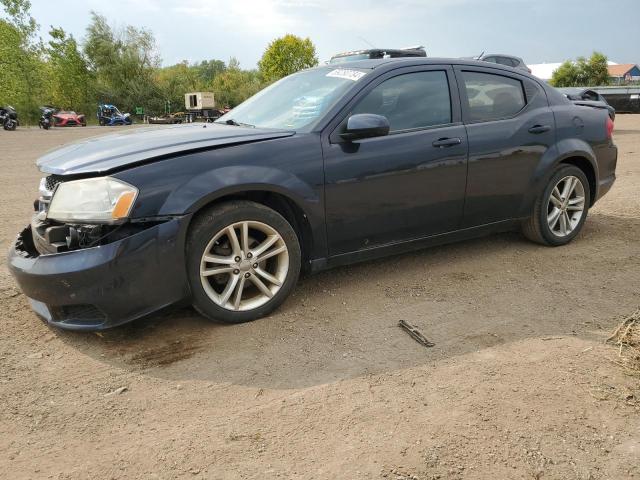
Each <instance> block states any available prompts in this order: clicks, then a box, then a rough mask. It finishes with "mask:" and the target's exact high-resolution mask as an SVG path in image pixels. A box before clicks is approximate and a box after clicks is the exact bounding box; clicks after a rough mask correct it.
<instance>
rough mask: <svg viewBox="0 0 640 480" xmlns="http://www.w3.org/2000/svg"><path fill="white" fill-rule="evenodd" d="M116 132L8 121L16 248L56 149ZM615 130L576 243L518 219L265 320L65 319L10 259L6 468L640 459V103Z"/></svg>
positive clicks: (4, 279) (72, 472)
mask: <svg viewBox="0 0 640 480" xmlns="http://www.w3.org/2000/svg"><path fill="white" fill-rule="evenodd" d="M103 132H104V130H101V129H100V128H99V127H96V128H92V127H87V128H76V129H68V130H61V129H60V130H52V131H49V132H44V131H38V130H37V129H24V128H23V129H19V130H18V131H16V132H4V131H0V146H1V148H0V151H1V152H2V154H1V155H0V171H2V176H1V179H0V182H1V183H0V219H1V222H0V250H1V251H3V252H6V251H7V250H8V249H9V246H10V243H11V242H12V241H13V239H14V237H15V235H16V234H17V232H18V231H19V229H21V228H22V227H23V225H25V224H26V223H27V221H28V218H29V216H30V214H31V209H32V201H33V199H34V198H35V196H36V193H37V186H38V181H39V178H40V177H41V174H40V173H39V172H38V171H37V169H36V168H35V166H34V161H35V159H36V158H37V157H38V156H39V155H41V154H42V153H44V152H45V151H47V150H48V149H50V148H53V147H56V146H58V145H62V144H64V143H67V142H69V141H72V140H75V139H78V138H82V137H87V136H90V135H96V134H99V133H103ZM614 136H615V139H616V142H617V143H618V146H619V148H620V160H619V164H618V181H617V182H616V184H615V186H614V188H613V190H612V191H611V192H610V193H609V194H608V195H607V196H606V197H605V198H604V199H603V200H602V201H601V202H600V203H599V204H598V205H597V206H596V207H595V208H594V209H593V210H592V211H591V212H590V215H589V219H588V220H587V223H586V225H585V228H584V230H583V233H582V234H581V235H580V237H578V238H577V239H576V241H575V242H574V243H572V244H571V245H569V246H566V247H562V248H555V249H553V248H545V247H542V246H538V245H534V244H532V243H529V242H527V241H526V240H524V239H523V238H522V237H520V236H519V235H518V234H516V233H513V234H503V235H498V236H492V237H488V238H484V239H479V240H474V241H468V242H464V243H459V244H455V245H449V246H444V247H439V248H433V249H430V250H425V251H421V252H418V253H412V254H407V255H401V256H396V257H393V258H387V259H384V260H380V261H375V262H368V263H363V264H360V265H356V266H351V267H345V268H340V269H336V270H333V271H329V272H325V273H322V274H319V275H317V276H314V277H309V278H306V279H304V280H302V281H301V283H300V285H299V286H298V288H297V289H296V290H295V294H294V295H293V296H292V297H291V298H290V299H289V300H288V301H287V302H286V303H285V305H284V306H283V307H282V308H281V309H280V310H279V311H277V312H276V313H275V314H273V315H271V316H270V317H269V318H265V319H263V320H260V321H257V322H254V323H251V324H244V325H237V326H222V325H215V324H211V323H208V322H207V321H205V320H204V319H202V318H200V317H199V316H198V315H196V314H195V313H194V312H193V311H192V310H190V309H172V310H169V311H167V312H165V313H162V314H161V315H157V316H154V317H153V318H150V319H146V320H143V321H139V322H136V323H134V324H131V325H128V326H124V327H121V328H117V329H114V330H110V331H105V332H103V333H100V334H93V333H70V332H64V331H59V330H55V329H51V328H48V327H47V326H46V325H44V324H43V323H42V322H41V321H40V320H38V318H37V317H36V316H35V315H34V314H33V313H32V312H31V310H30V309H29V307H28V306H27V302H26V299H25V298H24V296H23V295H22V294H20V292H19V291H18V289H17V286H16V285H15V283H14V282H13V280H12V278H11V277H10V275H9V274H8V271H7V268H6V265H5V264H4V263H3V264H2V265H1V266H0V313H1V314H2V321H1V322H0V477H3V478H8V479H9V478H10V479H22V478H56V479H58V478H60V479H67V478H73V479H76V478H82V479H84V478H91V479H111V478H114V479H115V478H118V479H119V478H122V479H124V478H127V479H134V478H158V479H172V478H208V479H222V478H231V479H235V478H242V479H249V478H252V479H253V478H255V479H269V478H302V479H343V478H344V479H359V478H372V479H377V478H388V479H396V480H403V479H420V480H422V479H436V478H441V479H463V478H464V479H474V478H482V479H485V478H486V479H511V478H514V479H540V478H544V479H550V478H553V479H585V480H587V479H593V480H595V479H625V478H640V382H639V380H638V378H633V377H630V376H626V375H624V374H623V372H622V370H621V369H620V368H619V367H618V365H616V364H615V363H614V362H615V361H616V358H617V350H616V349H615V348H613V347H610V346H606V345H604V343H603V340H604V339H605V338H606V337H607V336H608V334H609V333H610V332H611V330H612V329H613V328H614V326H615V325H616V324H617V323H618V322H619V321H620V318H621V317H622V316H624V315H626V314H629V313H631V312H633V311H634V310H635V309H636V308H637V307H638V306H639V305H640V289H639V288H638V287H639V286H640V193H639V192H640V116H625V115H620V116H618V119H617V121H616V132H615V133H614ZM149 288H153V286H152V285H150V286H149ZM400 319H405V320H407V321H409V322H410V323H413V324H415V325H417V326H418V327H419V328H420V329H421V330H422V332H423V333H424V334H425V335H426V336H427V337H428V338H429V339H430V340H432V341H433V342H435V344H436V345H435V347H433V348H428V349H427V348H424V347H422V346H420V345H419V344H418V343H416V342H415V341H414V340H412V339H411V338H410V337H409V336H407V335H406V334H405V333H404V332H403V331H401V330H400V329H399V328H398V327H397V322H398V320H400ZM122 387H125V388H126V390H125V391H122V392H121V393H117V392H118V391H120V390H118V389H122ZM114 392H115V393H114Z"/></svg>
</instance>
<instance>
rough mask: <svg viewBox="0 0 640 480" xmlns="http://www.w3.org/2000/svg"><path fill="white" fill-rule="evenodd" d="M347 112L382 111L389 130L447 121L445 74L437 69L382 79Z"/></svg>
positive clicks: (448, 119)
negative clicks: (387, 121) (389, 127)
mask: <svg viewBox="0 0 640 480" xmlns="http://www.w3.org/2000/svg"><path fill="white" fill-rule="evenodd" d="M351 113H352V114H356V113H374V114H377V115H384V116H385V117H387V119H388V120H389V124H390V126H391V132H397V131H400V130H409V129H412V128H424V127H430V126H434V125H445V124H448V123H451V97H450V93H449V82H448V80H447V74H446V72H444V71H440V70H438V71H429V72H417V73H406V74H404V75H398V76H397V77H393V78H390V79H389V80H385V81H384V82H382V83H381V84H380V85H378V86H377V87H375V88H374V89H373V90H371V91H370V92H369V93H368V94H367V95H366V96H365V97H364V98H363V99H362V100H361V101H360V102H359V103H358V104H357V105H356V107H355V108H354V109H353V111H352V112H351Z"/></svg>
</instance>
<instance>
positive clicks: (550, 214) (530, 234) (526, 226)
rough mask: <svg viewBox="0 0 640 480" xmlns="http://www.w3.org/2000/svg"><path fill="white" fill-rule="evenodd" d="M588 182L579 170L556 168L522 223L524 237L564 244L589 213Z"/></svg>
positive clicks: (580, 227) (578, 228)
mask: <svg viewBox="0 0 640 480" xmlns="http://www.w3.org/2000/svg"><path fill="white" fill-rule="evenodd" d="M590 195H591V192H590V190H589V182H588V180H587V177H586V175H585V174H584V172H583V171H582V170H580V169H579V168H578V167H575V166H573V165H560V166H559V167H558V168H557V169H556V171H555V173H554V174H553V175H552V176H551V179H550V180H549V182H548V184H547V185H546V187H545V189H544V191H543V192H542V194H541V195H540V196H539V197H538V199H537V200H536V203H535V205H534V208H533V212H532V215H531V217H530V218H529V219H527V220H526V221H524V222H523V225H522V232H523V233H524V235H525V236H526V237H527V238H528V239H530V240H532V241H534V242H537V243H542V244H544V245H550V246H560V245H566V244H567V243H569V242H570V241H571V240H573V239H574V238H575V237H576V236H577V235H578V234H579V233H580V230H582V226H583V225H584V222H585V220H586V219H587V213H588V210H589V207H588V206H589V198H590Z"/></svg>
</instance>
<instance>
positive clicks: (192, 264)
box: [186, 200, 301, 323]
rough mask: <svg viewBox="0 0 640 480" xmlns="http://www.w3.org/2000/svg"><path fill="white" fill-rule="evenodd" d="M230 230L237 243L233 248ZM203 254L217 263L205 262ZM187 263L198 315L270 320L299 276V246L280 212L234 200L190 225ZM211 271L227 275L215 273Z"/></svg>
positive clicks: (231, 319)
mask: <svg viewBox="0 0 640 480" xmlns="http://www.w3.org/2000/svg"><path fill="white" fill-rule="evenodd" d="M245 226H246V227H245ZM245 228H246V232H247V234H246V236H245V235H244V234H243V232H244V231H245ZM230 229H232V230H233V232H234V234H235V237H236V239H237V243H236V248H235V249H234V248H233V246H232V244H233V239H232V237H231V235H230V234H229V232H230ZM245 238H246V240H245ZM270 242H271V243H270ZM247 243H248V248H246V247H245V245H246V244H247ZM265 245H268V246H267V247H265ZM262 248H264V250H262ZM238 252H240V253H238ZM274 252H275V253H274ZM278 252H279V253H278ZM254 253H255V256H254ZM205 254H206V257H207V258H209V259H215V261H213V262H209V261H207V260H205ZM238 258H240V259H241V261H240V262H238V261H237V259H238ZM261 258H265V260H262V261H261V260H260V259H261ZM256 259H257V262H256ZM186 261H187V276H188V280H189V285H190V287H191V295H192V303H193V306H194V308H195V309H196V310H197V311H198V312H200V313H201V314H202V315H203V316H205V317H207V318H208V319H210V320H214V321H219V322H223V323H242V322H249V321H252V320H256V319H258V318H261V317H264V316H265V315H268V314H269V313H271V312H272V311H273V310H275V309H276V308H278V307H279V306H280V305H281V304H282V302H284V300H285V299H286V298H287V297H288V296H289V293H290V292H291V290H292V289H293V287H294V286H295V284H296V283H297V281H298V277H299V275H300V266H301V252H300V242H299V240H298V236H297V235H296V233H295V231H294V229H293V228H292V226H291V225H290V224H289V222H287V220H286V219H285V218H284V217H282V216H281V215H280V214H279V213H277V212H275V211H274V210H271V209H270V208H268V207H265V206H264V205H261V204H258V203H255V202H250V201H245V200H238V201H232V202H227V203H224V204H221V205H216V206H214V207H211V208H209V209H207V210H205V211H204V212H203V213H201V214H200V215H199V216H198V217H197V218H196V219H195V220H194V222H193V224H192V225H191V227H190V229H189V234H188V236H187V245H186ZM214 270H215V271H216V272H218V271H223V270H228V271H224V272H223V273H217V274H213V273H212V272H213V271H214ZM269 277H270V280H267V278H269ZM272 280H273V282H272ZM234 282H236V283H234ZM260 283H262V287H261V286H259V284H260ZM278 283H279V284H278ZM263 287H264V288H263ZM265 288H266V290H265ZM229 292H230V293H229ZM238 292H240V296H239V297H238ZM226 297H228V299H226Z"/></svg>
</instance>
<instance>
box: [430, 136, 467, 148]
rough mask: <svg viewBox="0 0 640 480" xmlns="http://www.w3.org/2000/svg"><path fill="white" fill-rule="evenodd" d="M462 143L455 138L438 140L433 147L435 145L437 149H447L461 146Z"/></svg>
mask: <svg viewBox="0 0 640 480" xmlns="http://www.w3.org/2000/svg"><path fill="white" fill-rule="evenodd" d="M461 143H462V140H460V139H459V138H458V137H454V138H439V139H438V140H436V141H434V142H433V143H432V144H431V145H433V146H434V147H436V148H446V147H453V146H455V145H460V144H461Z"/></svg>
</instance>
